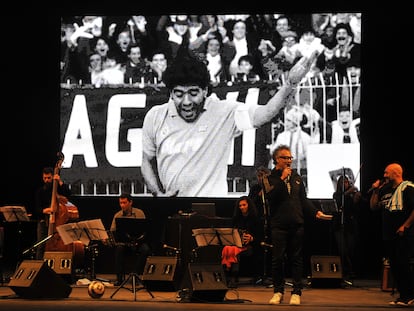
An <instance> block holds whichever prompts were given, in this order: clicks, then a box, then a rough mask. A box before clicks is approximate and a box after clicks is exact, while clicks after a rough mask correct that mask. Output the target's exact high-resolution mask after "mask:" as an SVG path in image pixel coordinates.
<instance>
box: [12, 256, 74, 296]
mask: <svg viewBox="0 0 414 311" xmlns="http://www.w3.org/2000/svg"><path fill="white" fill-rule="evenodd" d="M8 286H9V287H10V288H11V289H12V290H13V291H14V292H15V293H16V294H17V295H18V296H20V297H22V298H30V299H35V298H53V299H56V298H67V297H69V295H70V293H71V292H72V288H71V287H70V285H69V284H67V283H66V282H65V281H64V280H63V279H62V278H61V277H60V276H59V275H58V274H57V273H56V272H55V271H53V270H52V269H51V268H50V267H49V266H48V265H47V263H46V262H45V261H43V260H24V261H23V262H22V263H21V264H20V266H19V267H18V268H17V270H16V272H15V273H14V275H13V276H12V277H11V278H10V282H9V284H8Z"/></svg>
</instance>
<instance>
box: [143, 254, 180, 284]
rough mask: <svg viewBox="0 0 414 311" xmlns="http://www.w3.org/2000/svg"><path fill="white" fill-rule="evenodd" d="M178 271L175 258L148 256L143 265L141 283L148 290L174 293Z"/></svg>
mask: <svg viewBox="0 0 414 311" xmlns="http://www.w3.org/2000/svg"><path fill="white" fill-rule="evenodd" d="M179 270H180V269H179V267H178V266H177V257H172V256H149V257H148V258H147V262H146V263H145V268H144V273H143V274H142V281H143V282H144V285H145V286H146V287H147V288H148V289H149V290H156V291H176V290H177V288H178V284H177V282H178V278H179Z"/></svg>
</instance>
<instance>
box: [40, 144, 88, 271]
mask: <svg viewBox="0 0 414 311" xmlns="http://www.w3.org/2000/svg"><path fill="white" fill-rule="evenodd" d="M63 160H64V156H63V153H61V152H58V160H57V162H56V165H55V168H54V172H53V183H52V197H51V200H50V209H51V212H50V214H49V225H48V235H49V236H52V237H51V238H50V239H49V240H48V241H47V242H46V245H45V251H66V252H72V254H73V260H74V262H75V264H76V263H78V264H80V262H81V261H83V256H84V246H83V243H82V242H81V241H76V242H73V243H70V244H67V245H65V243H64V242H63V240H62V238H61V236H60V235H59V233H58V232H57V231H56V228H57V227H58V226H60V225H63V224H65V223H68V222H69V221H71V220H76V219H78V218H79V211H78V208H77V207H76V206H75V205H73V204H72V203H71V202H69V201H68V200H67V198H65V197H62V196H59V194H58V191H57V190H58V180H56V179H55V178H54V177H55V176H56V175H59V173H60V169H61V167H62V163H63Z"/></svg>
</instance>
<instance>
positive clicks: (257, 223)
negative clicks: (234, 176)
mask: <svg viewBox="0 0 414 311" xmlns="http://www.w3.org/2000/svg"><path fill="white" fill-rule="evenodd" d="M232 223H233V228H236V229H238V231H239V233H240V238H241V241H242V247H237V246H227V245H226V246H224V247H223V250H222V261H221V263H222V265H223V268H224V270H225V271H226V276H227V283H228V286H229V287H230V288H232V287H237V283H238V276H239V268H240V262H241V261H244V259H245V258H247V257H251V258H252V259H253V260H254V261H255V260H259V259H260V257H259V256H258V254H259V253H260V242H261V241H262V238H263V224H262V222H261V219H260V217H259V216H258V213H257V209H256V206H255V204H254V202H253V200H252V199H251V198H249V197H248V196H241V197H240V198H239V199H238V200H237V201H236V203H235V206H234V214H233V217H232ZM261 265H262V263H261V262H259V261H257V262H254V263H253V269H255V268H256V267H260V266H261ZM253 272H254V273H255V274H257V275H255V276H259V275H260V274H259V271H253Z"/></svg>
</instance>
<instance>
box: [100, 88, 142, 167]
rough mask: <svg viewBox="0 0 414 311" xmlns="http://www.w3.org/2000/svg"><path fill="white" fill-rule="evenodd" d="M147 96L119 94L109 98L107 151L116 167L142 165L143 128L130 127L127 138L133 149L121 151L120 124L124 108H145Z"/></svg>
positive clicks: (107, 156)
mask: <svg viewBox="0 0 414 311" xmlns="http://www.w3.org/2000/svg"><path fill="white" fill-rule="evenodd" d="M146 98H147V95H146V94H118V95H114V96H112V97H111V99H110V100H109V103H108V119H107V122H106V143H105V153H106V158H107V159H108V162H109V163H110V164H112V165H113V166H115V167H128V166H137V167H138V166H141V163H142V141H141V136H142V129H138V128H135V129H129V130H128V133H127V140H128V142H129V143H130V144H131V150H129V151H119V126H120V124H121V111H122V108H145V103H146Z"/></svg>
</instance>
